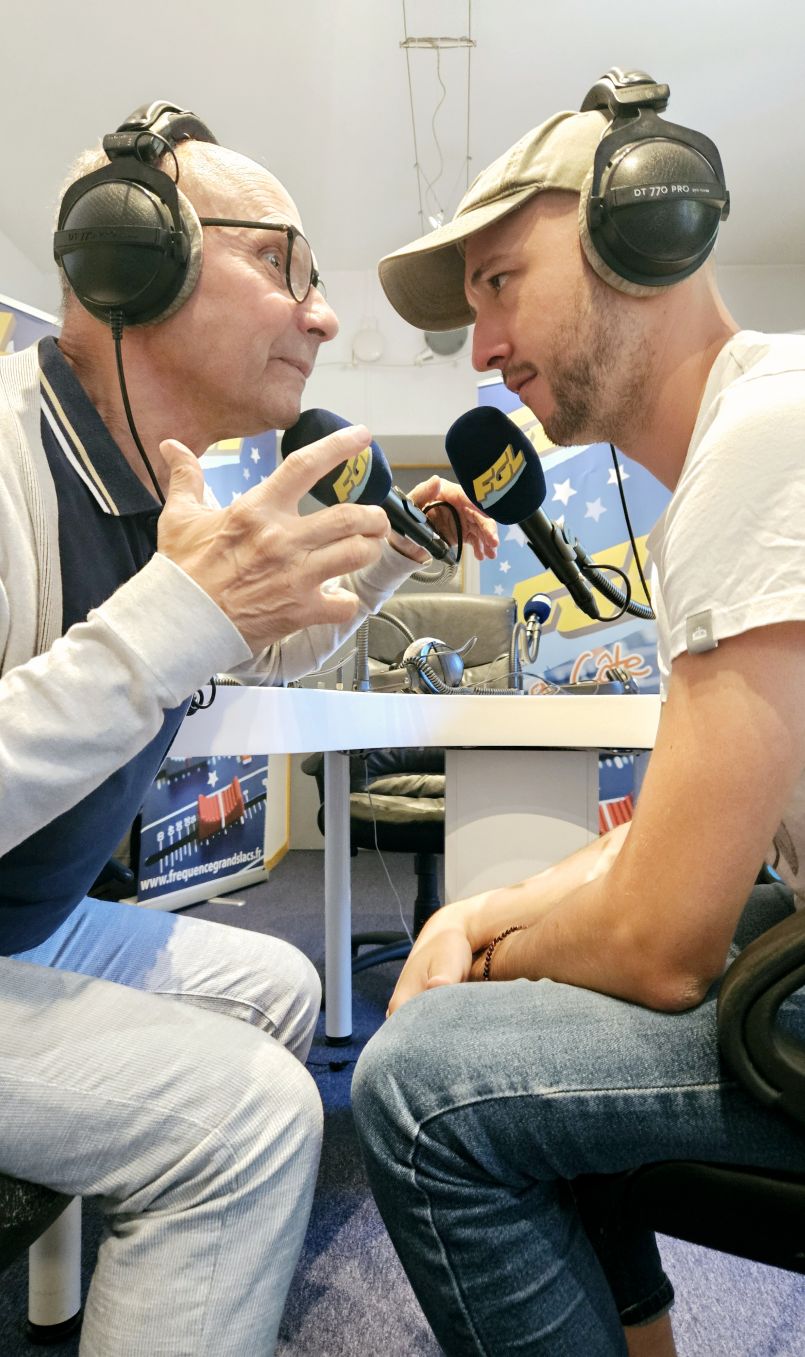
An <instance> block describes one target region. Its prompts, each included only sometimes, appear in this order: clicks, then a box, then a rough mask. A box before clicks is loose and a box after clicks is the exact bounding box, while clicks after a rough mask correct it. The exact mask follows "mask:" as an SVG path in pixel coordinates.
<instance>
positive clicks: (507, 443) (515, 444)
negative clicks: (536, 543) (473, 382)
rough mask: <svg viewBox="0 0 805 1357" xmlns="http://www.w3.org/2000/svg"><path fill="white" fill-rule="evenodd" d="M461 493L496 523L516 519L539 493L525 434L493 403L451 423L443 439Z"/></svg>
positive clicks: (537, 469)
mask: <svg viewBox="0 0 805 1357" xmlns="http://www.w3.org/2000/svg"><path fill="white" fill-rule="evenodd" d="M445 449H446V451H447V456H448V458H449V460H450V465H451V466H452V468H453V470H454V471H455V473H456V476H457V477H458V480H459V482H460V483H461V487H462V489H463V491H464V493H465V494H466V495H467V497H468V498H469V499H471V500H472V502H473V504H477V506H478V508H479V509H481V510H482V511H483V512H484V513H485V514H488V515H489V517H490V518H494V520H495V522H496V523H522V522H523V520H524V519H526V518H528V517H529V515H530V514H533V513H534V512H535V510H537V509H538V508H539V507H540V505H541V504H542V501H543V500H544V498H545V476H544V475H543V471H542V466H541V465H540V460H539V457H538V456H537V454H536V452H535V451H534V448H533V445H532V443H531V441H530V439H529V438H528V437H527V436H526V434H524V433H523V430H522V429H520V428H518V426H517V425H516V424H515V423H514V421H513V420H511V419H509V418H508V417H507V416H506V415H504V413H503V411H502V410H498V409H496V407H495V406H493V405H479V406H478V408H477V409H476V410H468V411H467V413H466V414H465V415H460V416H459V418H458V419H457V420H456V422H455V423H454V424H451V426H450V428H449V429H448V431H447V437H446V439H445Z"/></svg>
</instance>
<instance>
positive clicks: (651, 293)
mask: <svg viewBox="0 0 805 1357" xmlns="http://www.w3.org/2000/svg"><path fill="white" fill-rule="evenodd" d="M593 175H594V170H593V167H592V166H591V167H590V169H589V171H588V173H587V177H586V178H585V180H584V183H583V184H582V186H581V196H580V198H579V240H580V241H581V248H582V249H583V251H584V254H585V256H586V259H587V263H588V264H589V265H590V267H591V268H592V269H593V270H594V271H595V272H596V273H597V274H598V277H599V278H601V279H603V281H604V282H605V283H608V284H609V286H610V287H614V288H615V289H616V291H618V292H626V293H627V294H628V295H629V296H631V297H656V296H657V295H658V293H661V292H667V291H668V289H669V288H670V287H673V283H665V284H661V285H660V286H649V285H647V284H646V283H633V282H632V281H631V279H629V278H624V277H623V275H622V274H620V273H616V272H615V270H614V268H612V267H611V266H610V265H609V264H608V263H607V261H606V260H605V259H604V258H602V256H601V255H600V254H599V252H598V250H597V249H596V245H595V241H594V239H593V234H592V232H591V230H590V191H591V189H592V185H593Z"/></svg>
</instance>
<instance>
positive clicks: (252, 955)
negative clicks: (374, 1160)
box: [0, 900, 322, 1357]
mask: <svg viewBox="0 0 805 1357" xmlns="http://www.w3.org/2000/svg"><path fill="white" fill-rule="evenodd" d="M99 977H100V978H99ZM320 997H321V995H320V986H319V980H318V976H317V974H316V971H315V970H314V968H313V966H312V965H311V963H310V962H309V961H308V960H307V959H306V958H305V957H304V956H303V955H302V954H301V953H300V952H298V951H296V949H295V948H293V947H291V946H289V945H288V944H287V943H284V942H281V941H279V940H278V939H274V938H269V937H265V936H263V935H262V934H257V933H252V932H247V931H246V930H244V929H239V928H229V927H226V926H225V925H221V924H213V923H207V922H205V921H202V920H199V919H193V918H182V917H181V916H177V915H175V914H165V913H161V912H158V911H156V910H148V909H140V908H137V907H136V906H127V905H118V904H112V903H108V902H104V901H98V900H85V901H84V902H83V904H81V905H80V906H79V907H78V908H77V909H76V910H75V911H74V912H73V913H72V914H71V915H70V917H69V918H68V919H67V920H66V921H65V922H64V924H63V925H62V926H61V927H60V928H59V929H58V931H57V932H56V933H55V934H53V936H52V937H51V938H49V939H48V940H47V941H46V942H45V943H43V944H41V945H40V946H38V947H36V948H34V949H32V950H31V951H30V952H25V953H21V954H19V955H18V956H16V957H0V1171H3V1172H6V1173H10V1174H12V1175H14V1176H16V1177H19V1178H27V1179H31V1180H32V1181H34V1182H39V1183H45V1184H48V1185H49V1186H51V1187H54V1188H56V1189H58V1190H59V1191H61V1192H66V1193H69V1194H71V1195H78V1196H91V1197H95V1198H98V1199H99V1200H100V1202H101V1205H102V1207H103V1210H104V1212H105V1215H106V1223H107V1229H106V1233H105V1236H104V1239H103V1242H102V1243H101V1247H100V1251H99V1254H98V1262H97V1266H96V1269H95V1273H94V1276H93V1278H92V1283H91V1286H90V1290H89V1294H88V1297H87V1302H86V1310H85V1319H84V1326H83V1330H82V1336H81V1348H80V1351H81V1357H245V1354H255V1357H257V1354H259V1355H260V1357H267V1355H268V1354H270V1353H271V1352H273V1350H274V1345H275V1342H276V1335H277V1329H278V1327H279V1322H280V1317H281V1314H282V1309H283V1305H284V1301H285V1295H286V1292H287V1289H288V1285H289V1283H290V1279H291V1276H292V1274H293V1270H294V1267H295V1264H296V1261H297V1257H298V1254H299V1250H300V1248H301V1245H302V1240H303V1237H304V1233H305V1228H306V1225H307V1220H308V1215H309V1211H310V1204H311V1199H312V1195H313V1187H314V1182H315V1177H316V1168H317V1164H318V1159H319V1151H320V1145H321V1126H322V1114H321V1103H320V1099H319V1096H318V1092H317V1090H316V1087H315V1084H314V1083H313V1080H312V1079H311V1078H310V1076H309V1074H308V1073H307V1071H306V1070H305V1069H304V1067H303V1062H304V1060H305V1057H306V1055H307V1052H308V1049H309V1046H310V1042H311V1039H312V1035H313V1030H314V1027H315V1023H316V1018H317V1015H318V1012H319V1003H320ZM235 1018H237V1019H241V1021H238V1022H234V1021H233V1019H235Z"/></svg>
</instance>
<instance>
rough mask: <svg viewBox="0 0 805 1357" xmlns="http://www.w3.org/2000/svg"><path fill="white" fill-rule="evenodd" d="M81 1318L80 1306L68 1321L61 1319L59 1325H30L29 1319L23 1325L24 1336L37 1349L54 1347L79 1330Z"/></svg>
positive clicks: (82, 1312)
mask: <svg viewBox="0 0 805 1357" xmlns="http://www.w3.org/2000/svg"><path fill="white" fill-rule="evenodd" d="M83 1318H84V1309H83V1306H82V1308H81V1309H80V1310H78V1311H76V1313H75V1314H74V1315H71V1316H70V1318H69V1319H63V1320H62V1321H61V1323H60V1324H32V1323H31V1321H30V1319H29V1320H28V1321H27V1323H26V1325H25V1334H26V1337H27V1339H28V1342H29V1343H34V1344H36V1346H37V1347H42V1348H51V1347H55V1346H56V1344H57V1343H64V1342H66V1341H67V1339H68V1338H70V1337H72V1335H73V1334H74V1333H75V1332H76V1331H77V1330H78V1329H80V1327H81V1321H82V1319H83Z"/></svg>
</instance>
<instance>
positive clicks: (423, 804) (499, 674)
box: [302, 593, 517, 972]
mask: <svg viewBox="0 0 805 1357" xmlns="http://www.w3.org/2000/svg"><path fill="white" fill-rule="evenodd" d="M516 614H517V605H516V603H515V601H514V599H513V598H501V597H497V596H495V595H492V596H485V597H481V596H477V595H474V594H448V593H442V594H426V593H418V594H398V595H396V596H395V597H394V598H390V599H389V600H388V601H387V602H386V603H384V604H383V608H382V610H381V613H380V615H379V616H378V617H373V618H372V619H371V620H370V627H369V674H370V676H371V675H375V674H379V673H382V672H383V671H385V670H388V669H389V668H390V667H391V666H392V665H393V664H394V662H395V661H396V660H397V659H398V657H399V656H400V654H401V652H402V651H403V650H404V649H405V645H406V636H405V633H408V634H409V635H410V636H412V637H415V638H418V637H423V636H435V637H438V639H439V640H441V641H444V642H445V643H446V644H447V645H448V646H454V647H455V648H456V649H460V648H461V647H462V646H464V645H465V644H466V642H467V641H468V640H469V639H470V638H471V637H473V636H475V637H477V640H476V641H475V644H474V645H473V646H472V648H471V650H470V651H469V652H468V653H467V655H466V658H465V671H464V684H465V686H466V685H468V684H486V685H488V686H493V687H498V688H505V687H509V686H511V685H510V682H509V670H510V666H511V662H510V649H511V637H512V630H513V627H514V623H515V620H516ZM387 617H391V618H393V619H395V620H396V622H397V623H399V624H401V627H402V628H403V629H404V630H400V628H399V627H398V626H395V625H394V622H390V621H388V620H386V618H387ZM410 700H411V701H412V702H413V701H425V700H426V699H425V698H416V697H411V699H410ZM366 701H367V702H371V701H372V694H371V693H367V694H366ZM456 701H461V698H456ZM349 763H350V841H351V848H352V853H353V856H354V855H355V854H356V853H357V851H358V849H359V848H369V849H374V848H375V847H378V848H379V849H380V851H381V852H390V853H413V854H414V871H415V873H416V877H417V895H416V900H415V902H414V915H413V927H412V935H413V936H414V937H416V936H417V934H418V933H419V931H420V929H421V928H422V926H423V924H424V923H425V922H426V920H427V919H429V918H430V916H431V914H433V913H434V911H435V910H437V909H438V908H439V906H440V903H441V901H440V899H439V887H438V856H439V855H440V854H442V853H443V852H444V750H442V749H379V750H370V751H367V752H366V753H362V754H353V755H350V761H349ZM302 769H303V771H304V772H306V773H309V774H310V775H311V776H313V777H315V779H316V785H317V787H318V792H319V813H318V825H319V829H320V830H321V831H322V833H323V832H324V759H323V757H322V755H321V754H311V755H310V756H309V757H308V758H306V759H305V760H304V762H303V763H302ZM368 946H371V947H372V948H373V950H372V951H369V952H365V953H363V954H362V955H358V953H359V950H360V948H362V947H368ZM410 950H411V943H410V941H409V939H408V935H407V934H406V933H403V932H402V931H396V932H386V931H375V932H365V933H353V935H352V955H353V962H352V969H353V971H354V972H358V971H361V970H365V969H366V968H367V967H369V966H378V965H380V964H381V963H382V962H384V961H394V960H398V959H401V958H403V957H406V956H407V955H408V953H409V951H410Z"/></svg>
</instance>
